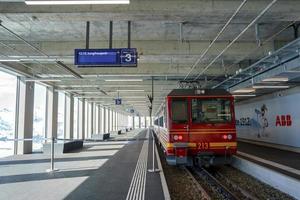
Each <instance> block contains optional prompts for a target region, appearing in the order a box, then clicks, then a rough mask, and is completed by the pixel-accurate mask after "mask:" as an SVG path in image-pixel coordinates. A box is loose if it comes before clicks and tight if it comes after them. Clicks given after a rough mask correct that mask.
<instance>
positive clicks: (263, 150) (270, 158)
mask: <svg viewBox="0 0 300 200" xmlns="http://www.w3.org/2000/svg"><path fill="white" fill-rule="evenodd" d="M297 151H298V149H296V148H291V149H289V150H288V148H285V147H282V146H278V147H277V146H276V145H273V144H269V143H262V142H255V141H252V140H245V139H239V140H238V156H239V157H241V158H244V159H246V160H249V161H251V162H254V163H257V164H259V165H261V166H264V167H266V168H269V169H272V170H274V171H277V172H279V173H282V174H285V175H287V176H289V177H292V178H295V179H297V180H300V153H298V152H297Z"/></svg>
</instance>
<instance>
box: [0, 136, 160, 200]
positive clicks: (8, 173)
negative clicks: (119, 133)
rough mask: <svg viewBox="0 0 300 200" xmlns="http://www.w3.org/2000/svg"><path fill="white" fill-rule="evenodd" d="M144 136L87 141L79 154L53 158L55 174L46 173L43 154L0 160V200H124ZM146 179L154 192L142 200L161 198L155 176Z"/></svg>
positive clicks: (45, 159)
mask: <svg viewBox="0 0 300 200" xmlns="http://www.w3.org/2000/svg"><path fill="white" fill-rule="evenodd" d="M139 132H140V131H139ZM129 134H130V133H128V135H129ZM145 134H146V131H141V132H140V134H139V135H138V136H137V137H136V138H137V140H134V141H108V142H87V143H85V144H84V149H83V150H82V151H80V152H73V153H67V154H63V155H58V156H56V159H55V167H56V168H58V169H59V171H58V172H56V173H53V174H51V173H47V172H46V169H48V168H49V167H50V163H49V161H50V160H49V156H47V155H43V154H30V155H16V156H11V157H7V158H4V159H1V160H0V197H1V198H0V199H14V200H17V199H126V195H127V193H128V190H129V186H130V183H131V180H132V176H133V173H134V171H135V167H136V163H137V160H138V157H139V154H140V151H141V149H142V145H143V141H145ZM131 135H132V136H134V135H136V133H135V134H133V133H131ZM123 137H124V136H123ZM149 146H151V145H149ZM150 149H151V148H150V147H149V150H150ZM149 155H150V153H149ZM148 159H149V160H150V156H149V157H148ZM148 165H149V164H148ZM147 176H148V181H147V183H146V186H147V187H149V188H150V190H154V192H153V191H147V190H146V195H147V197H146V199H153V198H151V195H154V196H155V197H158V198H156V199H162V198H161V197H162V189H161V187H160V186H161V185H160V179H159V176H156V175H154V176H153V175H147ZM151 185H154V186H151ZM155 191H156V192H155ZM154 196H153V197H154Z"/></svg>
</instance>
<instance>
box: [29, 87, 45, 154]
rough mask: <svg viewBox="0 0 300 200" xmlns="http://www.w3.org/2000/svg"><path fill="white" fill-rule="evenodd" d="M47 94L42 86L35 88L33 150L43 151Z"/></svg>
mask: <svg viewBox="0 0 300 200" xmlns="http://www.w3.org/2000/svg"><path fill="white" fill-rule="evenodd" d="M46 92H47V88H46V87H45V86H43V85H40V84H35V86H34V114H33V141H32V150H33V151H34V152H38V151H42V147H43V141H44V140H43V138H44V137H45V132H46V128H45V127H46Z"/></svg>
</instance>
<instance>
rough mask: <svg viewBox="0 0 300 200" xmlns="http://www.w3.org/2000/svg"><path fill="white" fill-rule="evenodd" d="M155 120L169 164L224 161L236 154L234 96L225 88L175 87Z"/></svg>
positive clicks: (202, 163) (211, 163)
mask: <svg viewBox="0 0 300 200" xmlns="http://www.w3.org/2000/svg"><path fill="white" fill-rule="evenodd" d="M154 124H155V126H154V127H155V133H156V136H157V138H158V141H159V144H160V145H161V146H162V148H163V150H164V152H165V155H166V160H167V162H168V164H170V165H188V166H191V165H193V164H197V165H200V166H210V165H220V164H221V165H222V164H226V163H230V160H231V155H233V154H236V151H237V143H236V128H235V115H234V98H233V96H232V95H231V94H230V93H228V92H227V91H225V90H202V89H201V90H200V89H175V90H173V91H171V92H170V93H169V94H168V96H167V97H166V102H165V103H164V104H163V105H162V106H161V108H160V110H159V113H158V115H157V116H156V118H155V121H154Z"/></svg>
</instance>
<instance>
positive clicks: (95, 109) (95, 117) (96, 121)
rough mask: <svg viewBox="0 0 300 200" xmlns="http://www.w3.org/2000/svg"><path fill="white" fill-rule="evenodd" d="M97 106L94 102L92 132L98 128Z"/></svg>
mask: <svg viewBox="0 0 300 200" xmlns="http://www.w3.org/2000/svg"><path fill="white" fill-rule="evenodd" d="M97 116H98V106H97V105H96V103H94V127H93V133H95V134H96V133H97V130H98V127H97V126H98V118H97Z"/></svg>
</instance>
